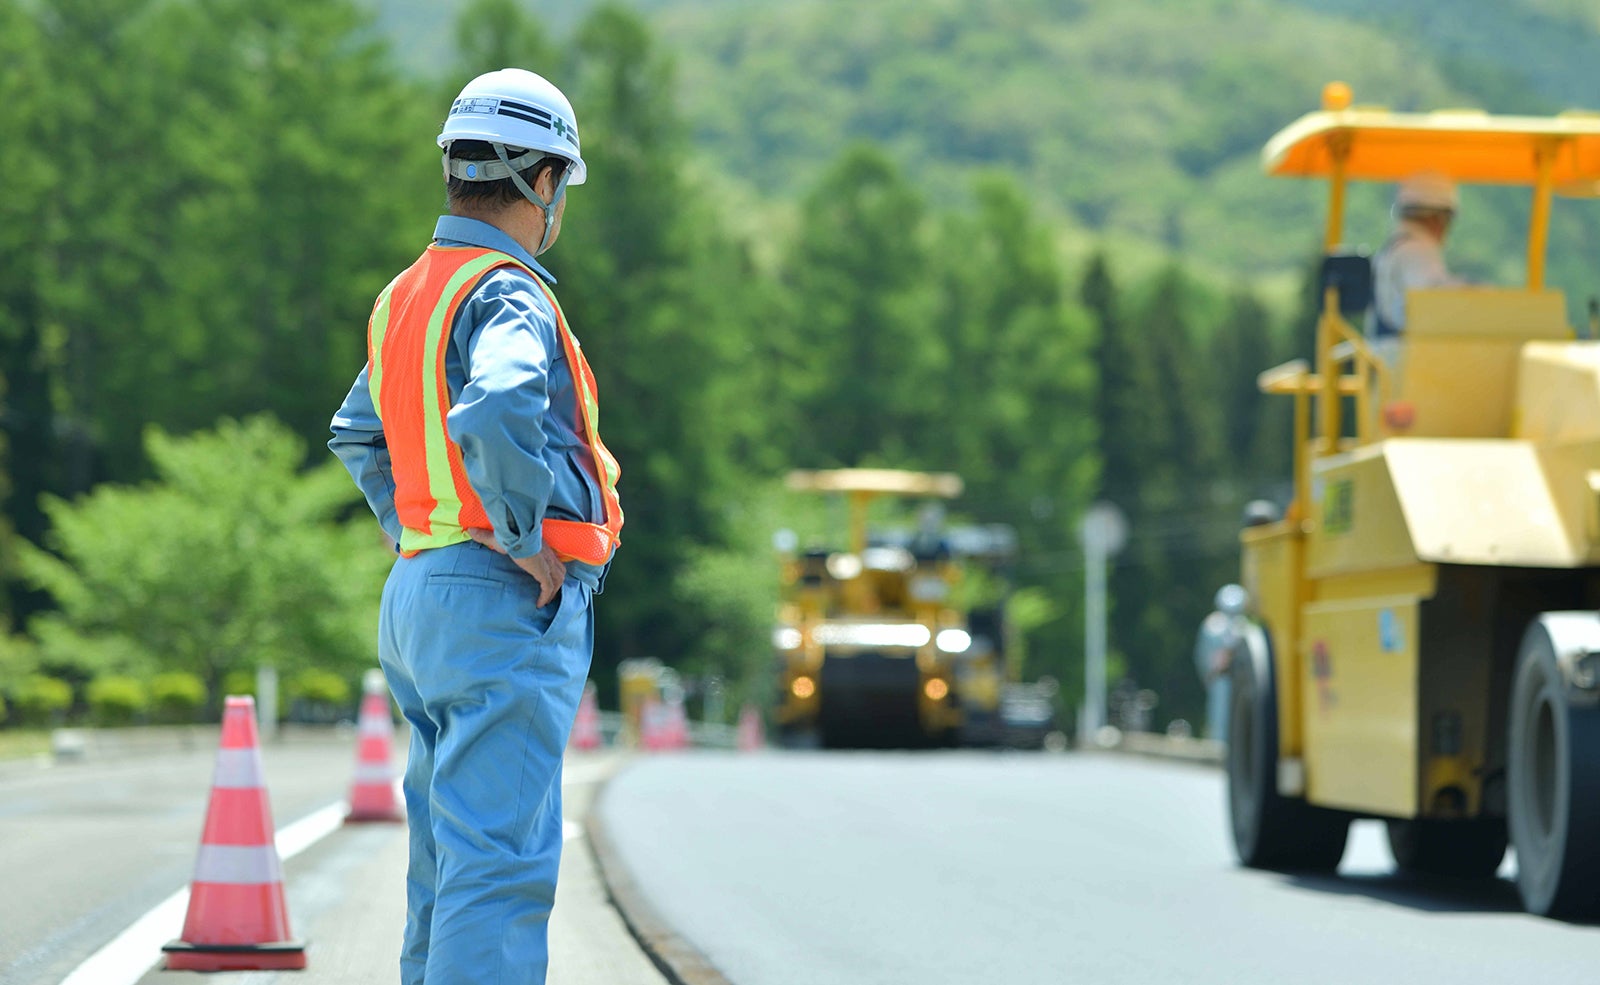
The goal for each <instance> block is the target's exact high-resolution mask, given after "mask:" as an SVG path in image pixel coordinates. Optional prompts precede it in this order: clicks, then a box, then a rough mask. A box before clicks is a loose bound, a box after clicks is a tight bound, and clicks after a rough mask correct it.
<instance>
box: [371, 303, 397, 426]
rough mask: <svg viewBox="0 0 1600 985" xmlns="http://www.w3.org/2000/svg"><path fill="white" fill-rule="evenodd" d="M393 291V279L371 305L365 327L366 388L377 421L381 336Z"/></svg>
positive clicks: (380, 414)
mask: <svg viewBox="0 0 1600 985" xmlns="http://www.w3.org/2000/svg"><path fill="white" fill-rule="evenodd" d="M393 292H394V281H390V282H389V286H388V287H386V288H384V289H383V293H382V294H380V295H378V303H377V304H375V305H373V306H372V320H371V321H369V322H368V328H367V390H368V392H370V393H371V394H372V409H373V411H374V412H376V413H377V415H378V420H379V421H382V420H383V402H382V401H381V400H380V399H379V396H378V395H379V394H380V393H382V392H383V337H384V336H385V335H386V334H388V331H389V295H390V294H392V293H393Z"/></svg>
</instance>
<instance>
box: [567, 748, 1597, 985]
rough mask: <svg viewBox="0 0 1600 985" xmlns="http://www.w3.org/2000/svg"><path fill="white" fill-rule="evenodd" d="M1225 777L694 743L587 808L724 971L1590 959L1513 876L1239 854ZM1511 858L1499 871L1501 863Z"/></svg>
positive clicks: (977, 973)
mask: <svg viewBox="0 0 1600 985" xmlns="http://www.w3.org/2000/svg"><path fill="white" fill-rule="evenodd" d="M1223 790H1224V787H1223V780H1222V777H1221V776H1220V774H1218V773H1217V772H1215V771H1213V770H1209V769H1205V768H1202V767H1198V766H1190V765H1178V764H1164V763H1154V762H1148V761H1142V760H1135V759H1130V758H1120V757H1114V756H1109V755H1066V756H1047V755H1020V754H1010V755H988V754H975V753H951V754H915V753H904V754H892V753H891V754H865V753H861V754H848V753H847V754H820V753H815V754H808V753H798V754H780V753H772V754H763V755H754V756H743V757H739V756H733V755H721V754H712V753H700V754H692V755H687V756H678V757H669V758H657V759H651V760H640V761H636V762H635V763H634V764H632V765H630V766H629V767H627V768H626V769H625V770H624V772H623V773H622V774H620V775H619V776H618V777H616V778H615V779H614V780H612V781H611V784H610V785H609V786H608V787H607V788H606V790H605V792H604V793H603V795H602V799H601V802H600V806H599V810H600V812H601V814H600V820H601V823H602V824H603V825H604V826H605V829H606V831H607V834H608V837H609V840H610V842H611V843H612V845H613V847H614V849H615V851H616V852H617V854H618V856H619V860H620V861H621V862H622V863H623V864H624V865H625V866H626V867H627V868H628V870H629V871H630V873H631V875H632V878H633V880H634V882H635V884H636V885H637V888H638V889H639V890H640V891H641V892H642V893H643V894H644V895H645V897H646V898H647V900H648V901H649V903H650V904H651V905H652V906H653V908H654V909H655V910H656V911H657V912H658V913H659V914H660V916H661V917H663V918H664V919H665V920H666V922H667V923H668V924H669V925H671V927H672V928H673V929H674V930H676V931H677V932H678V933H679V934H680V935H682V936H683V937H684V938H686V939H687V940H688V941H689V942H690V943H691V944H692V945H694V946H695V947H696V948H698V950H699V951H700V952H701V953H702V954H703V955H704V956H705V957H706V958H707V959H708V960H709V962H710V963H711V964H712V965H713V966H715V967H716V968H718V969H719V970H721V971H722V972H723V973H724V974H725V975H726V976H727V977H728V978H729V979H730V980H732V981H733V982H734V983H736V985H780V983H781V985H792V983H797V982H804V983H807V985H829V983H839V985H846V983H848V985H879V983H881V985H905V983H916V985H940V983H950V985H957V983H959V985H977V983H983V985H988V983H1032V982H1041V983H1046V982H1047V983H1056V982H1061V983H1068V982H1070V983H1075V985H1076V983H1139V985H1151V983H1157V985H1159V983H1180V982H1181V983H1228V985H1250V983H1263V985H1266V983H1270V985H1278V983H1282V982H1295V983H1321V982H1327V983H1338V985H1347V983H1352V982H1360V983H1366V982H1382V983H1389V982H1396V983H1401V982H1403V983H1413V982H1439V983H1449V985H1468V983H1479V982H1482V983H1494V985H1505V983H1515V982H1530V983H1533V982H1538V983H1545V982H1549V983H1558V982H1561V983H1564V982H1574V983H1576V982H1586V981H1591V980H1593V978H1594V976H1595V974H1596V973H1597V970H1600V927H1596V926H1581V925H1571V924H1563V923H1557V922H1553V921H1548V920H1541V919H1538V918H1534V917H1530V916H1527V915H1525V914H1523V913H1521V912H1520V911H1519V909H1518V903H1517V896H1516V891H1515V889H1514V887H1513V886H1512V885H1511V884H1510V883H1509V882H1507V881H1505V880H1504V879H1503V878H1502V879H1496V880H1491V881H1488V882H1476V883H1473V882H1468V883H1442V882H1436V881H1435V882H1429V881H1415V880H1410V879H1406V878H1402V877H1398V876H1396V875H1394V874H1393V873H1392V869H1393V862H1392V860H1391V858H1390V856H1389V853H1388V849H1387V847H1386V845H1385V843H1384V840H1383V835H1382V829H1381V828H1380V827H1378V826H1377V825H1376V824H1375V823H1372V822H1363V823H1360V824H1358V825H1356V827H1355V828H1354V829H1353V831H1352V838H1351V844H1350V847H1349V848H1348V849H1347V851H1346V854H1345V859H1344V864H1343V865H1342V866H1341V869H1340V876H1339V877H1303V876H1289V875H1281V874H1273V873H1262V872H1253V871H1246V870H1242V869H1239V868H1237V867H1236V866H1235V865H1234V862H1233V858H1232V855H1231V853H1230V849H1229V845H1228V840H1227V835H1226V828H1225V822H1224V813H1223ZM1504 871H1506V870H1505V869H1502V872H1504Z"/></svg>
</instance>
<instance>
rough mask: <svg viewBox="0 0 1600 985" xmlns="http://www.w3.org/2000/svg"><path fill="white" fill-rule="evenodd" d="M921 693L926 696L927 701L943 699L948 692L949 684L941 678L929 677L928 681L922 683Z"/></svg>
mask: <svg viewBox="0 0 1600 985" xmlns="http://www.w3.org/2000/svg"><path fill="white" fill-rule="evenodd" d="M922 693H923V694H926V695H927V696H928V700H929V701H943V700H944V699H945V696H946V695H948V694H949V693H950V685H949V684H946V683H945V682H944V680H943V679H941V678H938V677H930V678H928V682H927V683H926V684H924V685H922Z"/></svg>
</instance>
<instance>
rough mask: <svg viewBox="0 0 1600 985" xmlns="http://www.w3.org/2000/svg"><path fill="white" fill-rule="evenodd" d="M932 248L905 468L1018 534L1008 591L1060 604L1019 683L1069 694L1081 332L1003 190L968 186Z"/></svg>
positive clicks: (1088, 325) (1055, 274)
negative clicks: (1027, 591) (961, 491)
mask: <svg viewBox="0 0 1600 985" xmlns="http://www.w3.org/2000/svg"><path fill="white" fill-rule="evenodd" d="M938 242H940V243H941V244H944V245H946V246H947V247H951V248H950V249H947V250H944V251H941V254H940V260H939V261H938V262H937V263H936V264H934V265H933V266H932V268H931V269H930V270H929V271H928V276H930V277H931V278H932V279H933V281H934V284H935V285H936V287H935V288H934V289H935V290H936V292H937V296H938V298H939V304H938V309H937V311H936V313H935V316H934V318H933V319H932V322H931V324H932V326H933V332H932V334H933V335H934V336H935V338H936V339H937V340H938V341H939V342H940V344H941V354H942V356H943V359H942V366H943V367H944V369H943V371H942V373H940V374H939V376H937V377H935V376H932V375H931V374H930V376H929V378H927V379H926V381H925V383H924V385H925V386H928V387H929V388H930V389H931V390H933V391H934V392H935V393H936V394H937V395H938V396H939V400H938V401H937V403H936V405H935V407H934V408H933V410H932V418H931V419H932V426H931V427H929V428H927V429H926V430H925V431H924V432H923V433H922V435H921V438H920V441H919V443H918V445H917V447H916V453H917V454H916V460H917V461H919V462H921V463H925V464H928V465H933V466H946V467H951V468H954V469H956V470H957V471H958V472H960V473H961V474H962V475H963V476H964V477H966V480H967V489H966V494H965V495H964V496H963V497H962V499H961V500H960V501H959V502H958V504H957V506H958V508H960V509H961V510H962V511H963V512H965V513H967V514H968V515H969V516H970V517H971V518H972V519H974V520H979V521H982V522H985V523H1005V524H1009V525H1011V526H1013V527H1015V528H1017V532H1018V535H1019V544H1020V556H1019V558H1018V559H1017V562H1016V566H1017V569H1018V578H1019V582H1020V584H1021V585H1022V586H1023V587H1024V588H1029V587H1031V588H1034V589H1047V590H1048V593H1049V595H1050V597H1052V598H1054V599H1057V600H1059V604H1058V605H1056V606H1055V611H1054V612H1053V613H1052V615H1053V616H1054V617H1055V618H1052V619H1048V620H1042V619H1041V620H1035V625H1034V626H1033V627H1032V630H1033V631H1032V633H1031V634H1030V635H1031V636H1032V637H1033V638H1032V640H1031V641H1030V642H1031V643H1032V644H1033V645H1031V646H1029V647H1028V652H1029V653H1030V654H1032V655H1034V657H1035V660H1034V661H1033V662H1032V663H1031V665H1030V666H1028V667H1026V668H1025V669H1026V672H1027V673H1028V674H1030V675H1038V674H1040V673H1050V674H1053V675H1055V676H1056V677H1058V678H1059V679H1061V680H1062V681H1064V682H1068V683H1069V687H1071V688H1074V689H1075V687H1076V681H1077V680H1078V679H1079V678H1078V675H1077V674H1076V673H1072V672H1071V671H1072V670H1073V668H1074V667H1075V666H1076V662H1075V661H1069V660H1068V655H1069V654H1072V653H1075V652H1077V650H1078V646H1077V640H1078V639H1080V638H1081V631H1080V627H1081V620H1080V618H1079V612H1078V608H1077V600H1078V599H1079V598H1081V597H1082V589H1081V580H1080V578H1079V573H1080V567H1081V566H1080V565H1078V564H1077V563H1075V553H1076V547H1075V540H1074V529H1075V523H1076V520H1077V517H1078V515H1079V514H1080V513H1081V512H1082V510H1083V508H1084V507H1085V506H1086V505H1087V504H1088V502H1089V500H1090V499H1091V498H1092V493H1093V489H1094V485H1095V482H1096V480H1097V478H1098V473H1099V464H1100V460H1099V455H1098V453H1097V451H1096V448H1095V444H1096V437H1097V427H1096V421H1095V419H1094V413H1093V406H1094V398H1095V386H1094V365H1093V362H1092V347H1093V337H1094V331H1093V327H1092V321H1091V318H1090V316H1089V314H1088V313H1087V312H1086V311H1085V310H1084V309H1083V308H1081V307H1079V306H1078V305H1077V304H1076V303H1074V302H1073V301H1072V300H1071V299H1070V298H1069V296H1068V292H1067V288H1066V285H1065V283H1064V280H1063V277H1062V274H1061V268H1062V264H1061V261H1060V258H1059V256H1058V255H1057V252H1056V249H1055V246H1054V243H1053V241H1052V239H1051V237H1050V232H1049V230H1048V228H1047V227H1046V226H1045V225H1044V224H1043V223H1041V222H1040V221H1039V220H1038V219H1037V218H1035V217H1034V215H1033V212H1032V208H1031V203H1030V202H1029V201H1028V199H1027V198H1026V197H1025V196H1024V194H1023V192H1022V190H1021V189H1020V188H1019V187H1018V186H1017V185H1016V183H1015V182H1014V181H1012V180H1010V179H1007V178H1004V177H1000V176H989V177H985V178H983V179H981V180H980V181H978V182H977V183H976V184H975V187H974V191H973V206H972V208H970V209H966V210H960V211H957V212H955V213H953V214H951V215H949V216H947V217H945V218H944V219H943V221H942V222H941V223H940V224H939V233H938ZM955 247H959V248H955ZM924 344H926V343H924ZM1034 608H1035V609H1037V606H1035V607H1034ZM1063 617H1064V618H1063Z"/></svg>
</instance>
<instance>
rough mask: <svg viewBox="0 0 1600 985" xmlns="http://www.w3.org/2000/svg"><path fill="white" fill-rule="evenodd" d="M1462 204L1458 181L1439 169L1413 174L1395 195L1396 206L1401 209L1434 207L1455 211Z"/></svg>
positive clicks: (1437, 209)
mask: <svg viewBox="0 0 1600 985" xmlns="http://www.w3.org/2000/svg"><path fill="white" fill-rule="evenodd" d="M1460 204H1461V197H1460V195H1459V194H1457V192H1456V183H1455V182H1454V181H1452V180H1450V178H1449V176H1447V175H1443V174H1440V173H1439V172H1437V171H1422V172H1419V173H1417V174H1414V175H1412V176H1411V177H1409V178H1407V179H1406V180H1405V181H1402V182H1401V183H1400V189H1399V190H1398V191H1397V192H1396V193H1395V196H1394V206H1395V208H1396V209H1398V210H1401V211H1404V210H1406V209H1433V210H1435V211H1439V212H1454V211H1455V210H1456V208H1457V207H1458V206H1459V205H1460Z"/></svg>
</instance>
